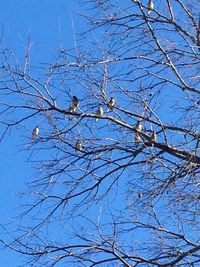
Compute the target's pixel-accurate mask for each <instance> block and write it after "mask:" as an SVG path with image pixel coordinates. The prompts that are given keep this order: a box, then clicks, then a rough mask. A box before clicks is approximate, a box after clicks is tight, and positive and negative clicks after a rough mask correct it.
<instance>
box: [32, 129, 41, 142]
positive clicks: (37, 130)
mask: <svg viewBox="0 0 200 267" xmlns="http://www.w3.org/2000/svg"><path fill="white" fill-rule="evenodd" d="M39 132H40V130H39V126H36V127H35V128H34V130H33V132H32V139H33V140H34V139H35V138H37V136H38V135H39Z"/></svg>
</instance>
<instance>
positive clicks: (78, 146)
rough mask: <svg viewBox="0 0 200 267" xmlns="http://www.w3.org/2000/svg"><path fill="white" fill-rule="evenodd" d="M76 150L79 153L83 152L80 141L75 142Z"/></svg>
mask: <svg viewBox="0 0 200 267" xmlns="http://www.w3.org/2000/svg"><path fill="white" fill-rule="evenodd" d="M76 150H77V151H81V150H83V145H82V143H81V140H78V141H77V142H76Z"/></svg>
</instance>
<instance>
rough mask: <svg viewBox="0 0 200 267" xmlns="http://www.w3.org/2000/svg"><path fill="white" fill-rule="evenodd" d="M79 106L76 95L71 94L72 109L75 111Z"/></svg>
mask: <svg viewBox="0 0 200 267" xmlns="http://www.w3.org/2000/svg"><path fill="white" fill-rule="evenodd" d="M78 107H79V100H78V98H77V97H76V96H73V102H72V108H73V111H74V112H75V111H76V110H77V109H78Z"/></svg>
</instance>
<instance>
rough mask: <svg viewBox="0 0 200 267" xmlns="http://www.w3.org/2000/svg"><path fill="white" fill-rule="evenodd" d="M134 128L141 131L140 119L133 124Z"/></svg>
mask: <svg viewBox="0 0 200 267" xmlns="http://www.w3.org/2000/svg"><path fill="white" fill-rule="evenodd" d="M135 129H136V130H137V131H138V132H141V131H142V122H141V121H138V122H137V124H136V126H135Z"/></svg>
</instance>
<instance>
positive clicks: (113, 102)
mask: <svg viewBox="0 0 200 267" xmlns="http://www.w3.org/2000/svg"><path fill="white" fill-rule="evenodd" d="M115 103H116V101H115V99H114V98H113V97H111V98H110V100H109V101H108V111H110V110H111V109H113V108H114V106H115Z"/></svg>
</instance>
